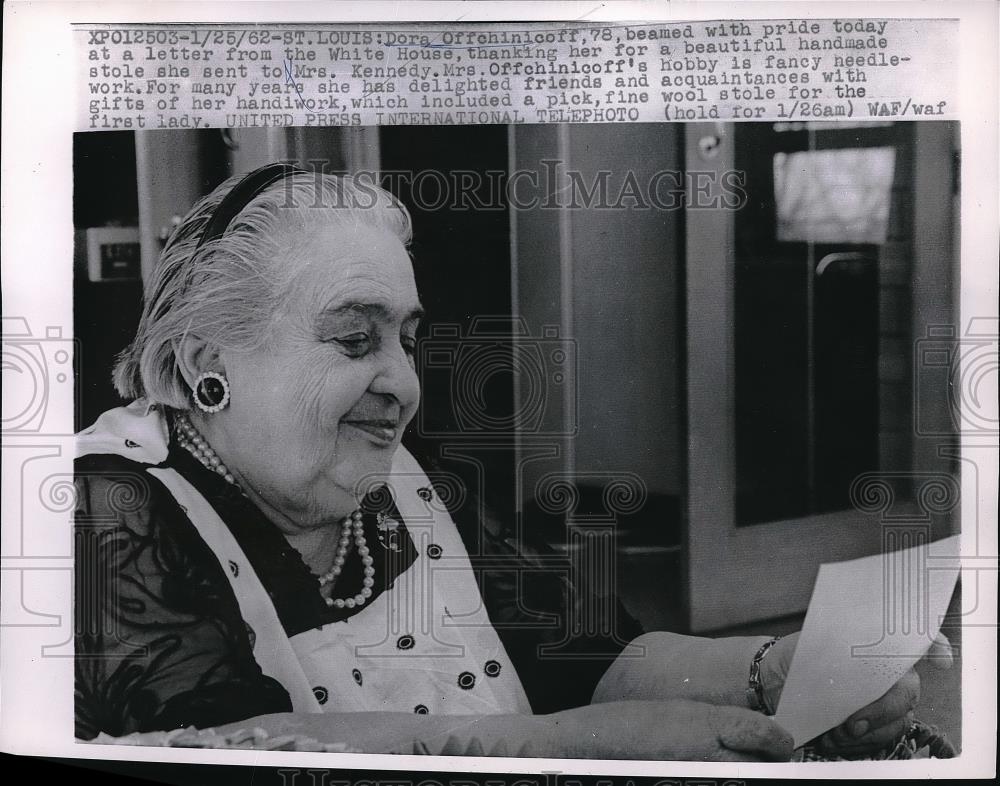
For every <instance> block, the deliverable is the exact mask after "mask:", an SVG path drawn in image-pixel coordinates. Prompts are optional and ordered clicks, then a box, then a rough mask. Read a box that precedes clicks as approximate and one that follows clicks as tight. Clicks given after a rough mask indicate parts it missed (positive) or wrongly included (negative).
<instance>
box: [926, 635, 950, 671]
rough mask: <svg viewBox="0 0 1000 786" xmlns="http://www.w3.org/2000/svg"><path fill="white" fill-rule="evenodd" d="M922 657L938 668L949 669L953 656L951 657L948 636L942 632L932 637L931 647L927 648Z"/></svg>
mask: <svg viewBox="0 0 1000 786" xmlns="http://www.w3.org/2000/svg"><path fill="white" fill-rule="evenodd" d="M924 657H925V658H927V660H929V661H930V662H931V663H932V664H933V665H934V666H936V667H937V668H939V669H950V668H951V665H952V663H953V662H954V658H953V657H952V653H951V642H950V641H948V637H947V636H945V635H944V634H943V633H938V635H937V637H936V638H935V639H934V643H933V644H931V648H930V649H929V650H927V654H926V655H925V656H924Z"/></svg>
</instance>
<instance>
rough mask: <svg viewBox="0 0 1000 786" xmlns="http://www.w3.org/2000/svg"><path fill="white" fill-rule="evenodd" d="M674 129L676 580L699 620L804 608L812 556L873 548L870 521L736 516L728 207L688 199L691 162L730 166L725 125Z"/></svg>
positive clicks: (874, 530)
mask: <svg viewBox="0 0 1000 786" xmlns="http://www.w3.org/2000/svg"><path fill="white" fill-rule="evenodd" d="M685 130H686V134H685V169H686V171H687V173H688V175H689V177H688V178H687V181H688V183H689V189H690V190H689V193H688V197H689V202H688V205H689V207H688V209H687V211H686V215H685V219H686V225H685V230H686V240H685V264H686V273H685V276H684V279H685V282H686V284H685V291H684V312H685V316H686V319H687V330H686V339H685V345H686V346H685V349H686V356H685V364H686V369H685V372H686V373H685V388H686V400H687V408H686V415H687V428H686V433H687V478H688V482H687V500H686V502H687V506H686V507H687V510H686V523H687V527H686V529H687V554H688V570H687V574H688V575H687V584H688V587H687V588H688V600H689V627H690V629H691V631H693V632H704V631H710V630H715V629H720V628H725V627H730V626H734V625H740V624H744V623H747V622H751V621H755V620H764V619H771V618H775V617H782V616H788V615H791V614H795V613H800V612H802V611H804V610H805V609H806V608H807V607H808V605H809V598H810V595H811V593H812V587H813V582H814V580H815V577H816V573H817V572H818V570H819V566H820V564H821V563H824V562H835V561H840V560H848V559H854V558H856V557H860V556H864V555H867V554H872V553H875V552H877V551H879V549H880V545H881V527H880V526H879V520H878V516H877V515H874V514H865V513H861V512H859V511H855V510H846V511H837V512H833V513H823V514H817V515H809V516H803V517H798V518H791V519H786V520H780V521H773V522H765V523H761V524H754V525H752V526H746V527H738V526H736V509H735V489H736V466H735V455H736V454H735V410H736V408H735V404H736V401H735V392H734V391H735V384H734V383H735V364H734V360H735V348H734V344H735V341H734V335H733V331H732V329H731V328H732V326H733V324H734V317H735V311H734V291H733V287H734V271H735V253H734V240H735V238H734V234H735V228H734V219H733V216H734V214H733V212H732V211H731V210H726V209H704V208H701V209H699V208H697V207H694V208H692V207H691V206H690V205H692V204H697V201H696V200H699V199H700V200H702V204H703V203H704V199H705V193H704V192H702V193H701V194H699V193H697V189H698V188H699V187H700V185H703V184H699V183H697V182H696V181H695V179H694V178H693V177H691V175H692V174H693V173H698V172H714V173H715V174H716V177H714V178H712V181H713V183H712V188H713V191H712V195H713V196H714V195H717V194H719V183H720V181H721V175H722V173H724V172H727V171H732V170H733V169H734V165H735V149H734V135H733V126H732V125H728V126H726V125H722V124H716V123H695V124H691V125H689V126H687V127H686V129H685Z"/></svg>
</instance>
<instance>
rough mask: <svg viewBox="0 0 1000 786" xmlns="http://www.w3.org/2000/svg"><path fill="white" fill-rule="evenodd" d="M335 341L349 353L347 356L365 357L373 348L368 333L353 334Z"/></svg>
mask: <svg viewBox="0 0 1000 786" xmlns="http://www.w3.org/2000/svg"><path fill="white" fill-rule="evenodd" d="M334 341H336V342H337V343H338V344H339V345H340V346H342V347H343V348H344V349H345V350H346V351H347V354H348V355H350V356H352V357H358V356H360V355H364V354H366V353H367V352H368V350H369V349H370V348H371V337H370V336H368V334H367V333H352V334H351V335H349V336H342V337H340V338H335V339H334Z"/></svg>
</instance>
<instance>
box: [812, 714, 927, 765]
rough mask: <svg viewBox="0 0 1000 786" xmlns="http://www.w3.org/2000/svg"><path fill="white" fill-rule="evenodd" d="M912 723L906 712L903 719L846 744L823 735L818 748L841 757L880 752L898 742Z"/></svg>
mask: <svg viewBox="0 0 1000 786" xmlns="http://www.w3.org/2000/svg"><path fill="white" fill-rule="evenodd" d="M912 723H913V713H912V712H908V713H906V714H905V715H904V716H903V717H901V718H897V719H896V720H894V721H892V722H890V723H887V724H886V725H884V726H881V727H879V728H877V729H873V730H872V731H870V732H868V733H867V734H865V735H864V736H862V737H857V738H854V739H852V740H850V741H848V742H846V743H845V742H841V741H840V740H839V739H838V738H837V737H836V736H835V735H834V734H832V733H831V734H825V735H824V736H823V738H822V740H821V741H820V748H821V749H822V750H823V751H824V752H826V753H837V754H839V755H841V756H848V757H849V756H861V755H863V754H866V753H872V752H874V751H877V750H881V749H882V748H885V747H887V746H889V745H893V744H894V743H896V742H898V741H899V739H900V737H902V736H903V735H904V734H905V733H906V732H907V731H908V730H909V728H910V724H912Z"/></svg>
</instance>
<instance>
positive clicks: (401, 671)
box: [76, 400, 531, 714]
mask: <svg viewBox="0 0 1000 786" xmlns="http://www.w3.org/2000/svg"><path fill="white" fill-rule="evenodd" d="M167 445H168V432H167V423H166V419H165V417H164V416H163V414H162V412H161V410H160V408H159V407H157V406H155V405H149V404H148V403H147V402H145V401H143V400H139V401H135V402H133V403H132V404H131V405H129V406H128V407H121V408H118V409H113V410H109V411H108V412H105V413H104V414H103V415H101V417H100V418H98V420H97V422H96V423H95V424H94V425H93V426H91V427H90V428H88V429H85V430H84V431H82V432H81V433H80V434H79V435H77V450H76V455H77V457H80V456H86V455H89V454H95V453H114V454H116V455H120V456H124V457H125V458H128V459H132V460H135V461H139V462H143V463H149V464H160V463H162V462H163V461H164V460H165V459H166V457H167ZM147 471H148V472H149V474H151V475H153V476H154V477H155V478H157V479H158V480H159V481H160V482H161V483H163V485H164V486H166V488H167V489H168V490H169V491H170V493H171V494H172V495H173V496H174V498H175V499H176V500H177V502H178V504H180V506H181V508H182V509H183V510H184V511H185V513H186V514H187V516H188V518H189V519H190V520H191V522H192V524H194V526H195V528H196V529H197V531H198V533H199V534H200V535H201V537H202V539H203V540H204V541H205V543H206V544H207V545H208V547H209V548H210V549H211V550H212V553H213V554H215V557H216V558H217V559H218V560H219V564H220V566H221V567H222V569H223V572H224V573H225V574H226V577H227V578H228V579H229V583H230V586H231V587H232V589H233V593H234V594H235V595H236V600H237V602H238V603H239V607H240V613H241V614H242V616H243V619H244V620H245V621H246V623H247V624H248V625H249V626H250V628H251V629H252V630H253V632H254V634H255V639H254V646H253V654H254V658H255V659H256V660H257V663H258V664H259V665H260V668H261V670H262V671H263V673H264V674H266V675H267V676H269V677H272V678H274V679H275V680H277V681H278V682H280V683H281V685H282V686H283V687H284V688H285V689H286V690H287V691H288V694H289V696H290V697H291V700H292V709H293V711H295V712H323V711H324V709H327V708H328V709H329V710H330V711H333V712H361V711H390V712H416V713H447V714H468V713H475V714H490V713H518V714H530V712H531V707H530V704H529V702H528V699H527V696H526V695H525V693H524V689H523V687H522V686H521V682H520V680H519V679H518V676H517V673H516V672H515V671H514V666H513V664H512V663H511V662H510V659H509V658H508V657H507V653H506V651H505V650H504V647H503V644H502V643H501V642H500V639H499V637H498V636H497V634H496V631H495V630H494V628H493V626H492V624H491V623H490V620H489V617H488V616H487V614H486V609H485V607H484V605H483V601H482V596H481V595H480V593H479V587H478V585H477V583H476V580H475V577H474V576H473V573H472V568H471V565H470V563H469V557H468V554H467V553H466V550H465V546H464V545H463V543H462V539H461V537H460V536H459V534H458V530H457V528H456V527H455V524H454V522H453V521H452V520H451V516H450V515H449V514H448V511H447V510H446V509H445V508H444V506H443V505H442V504H441V502H440V500H439V499H438V497H437V495H436V494H435V493H434V492H433V487H432V486H431V483H430V481H429V479H428V478H427V475H426V474H425V473H424V471H423V470H422V469H421V468H420V465H419V464H418V463H417V461H416V460H415V459H414V458H413V456H412V455H411V454H410V453H409V451H407V450H406V449H405V448H403V447H400V448H399V449H398V450H397V451H396V454H395V456H394V457H393V462H392V472H391V476H390V479H389V480H388V482H387V485H388V486H389V487H390V488H391V490H392V492H393V495H394V498H395V502H396V507H397V509H398V510H399V512H400V514H401V515H402V517H403V520H404V521H405V524H406V528H407V531H408V532H409V534H410V537H411V538H412V539H413V542H414V545H415V547H416V552H417V557H416V559H415V560H414V562H413V564H412V565H410V567H408V568H407V569H406V570H405V571H404V572H403V573H401V574H400V575H399V576H398V577H397V578H396V580H395V583H394V585H393V586H392V587H391V588H387V589H386V591H384V592H383V593H382V594H381V595H379V596H378V597H376V598H375V599H374V600H372V601H369V603H366V604H365V606H364V608H362V610H361V611H359V612H356V613H355V614H354V615H353V616H351V617H349V618H347V619H346V620H343V621H341V622H334V623H330V624H328V625H324V626H323V627H322V628H318V629H315V630H309V631H306V632H304V633H300V634H298V635H296V636H293V637H292V638H291V639H289V638H288V636H287V635H286V634H285V631H284V629H283V628H282V625H281V622H280V620H279V619H278V615H277V613H276V612H275V609H274V605H273V604H272V603H271V600H270V598H269V597H268V595H267V592H266V590H265V589H264V587H263V586H262V585H261V583H260V580H259V578H258V577H257V575H256V573H254V571H253V570H252V568H251V566H250V562H249V560H248V559H247V558H246V555H245V554H244V553H243V550H242V549H241V548H240V546H239V544H238V543H237V542H236V539H235V538H234V537H233V535H232V533H231V532H230V530H229V528H228V527H227V526H226V525H225V523H224V522H223V521H222V520H221V519H220V518H219V516H218V514H217V513H216V512H215V510H214V509H213V508H212V506H211V505H210V504H209V503H208V502H207V501H206V500H205V498H204V497H202V496H201V494H199V493H198V491H197V490H195V488H194V487H193V486H192V485H191V484H190V483H188V482H187V481H186V480H185V479H184V478H183V477H182V476H181V475H180V474H179V473H178V472H176V471H175V470H173V469H168V468H162V467H151V468H149V469H148V470H147ZM390 558H391V553H390ZM317 591H318V590H317Z"/></svg>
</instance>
